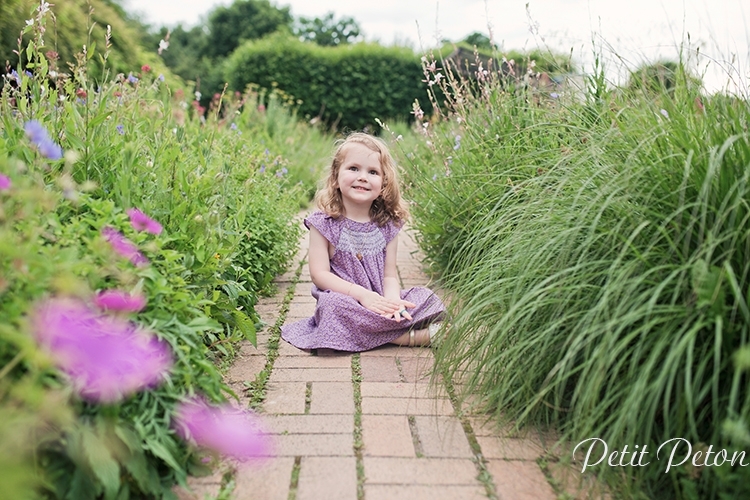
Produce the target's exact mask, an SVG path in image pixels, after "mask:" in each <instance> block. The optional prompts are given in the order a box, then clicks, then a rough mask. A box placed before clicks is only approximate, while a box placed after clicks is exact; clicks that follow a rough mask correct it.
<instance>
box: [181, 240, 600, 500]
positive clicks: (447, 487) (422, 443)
mask: <svg viewBox="0 0 750 500" xmlns="http://www.w3.org/2000/svg"><path fill="white" fill-rule="evenodd" d="M417 248H418V247H417V245H416V244H415V242H414V240H413V239H412V238H411V237H410V235H409V233H408V232H407V231H404V232H402V233H401V236H400V238H399V256H398V270H399V276H400V278H401V281H402V285H403V287H409V286H414V285H425V284H427V278H426V277H425V275H424V274H423V273H422V271H421V266H420V257H419V253H418V251H417ZM306 253H307V234H305V235H303V238H302V244H301V248H300V252H299V253H298V255H297V258H296V261H295V264H294V265H293V266H292V268H291V271H290V272H288V273H287V274H285V275H283V276H281V277H279V278H278V279H277V284H278V287H279V291H278V294H277V295H276V296H275V297H273V298H270V299H263V300H261V302H260V304H259V305H258V307H257V310H258V312H259V314H260V315H261V319H262V320H263V321H264V322H265V323H266V324H267V325H269V327H266V328H265V329H264V330H263V331H261V332H259V333H258V347H257V348H255V347H253V346H252V345H251V344H250V343H247V344H246V345H243V346H242V348H241V350H240V353H239V355H238V357H237V359H236V360H235V362H234V364H233V365H232V367H231V368H230V369H229V371H228V373H227V378H228V382H229V384H230V385H231V386H232V387H233V388H234V389H235V391H236V392H237V393H238V394H239V395H241V396H242V398H244V401H245V403H247V402H248V399H247V396H246V395H244V394H243V389H245V387H246V383H247V382H251V381H253V380H255V377H256V374H258V373H259V372H260V371H261V370H263V368H264V366H265V364H266V359H267V353H268V350H269V335H270V333H269V331H270V330H271V328H270V327H271V326H272V325H274V323H275V322H276V320H277V318H278V317H279V314H280V311H281V312H282V313H283V305H284V302H283V301H284V297H285V295H286V294H287V291H288V290H289V287H292V286H294V287H295V289H294V296H293V299H292V300H291V302H290V303H289V309H288V313H287V315H286V320H285V322H287V323H288V322H291V321H295V320H297V319H300V318H305V317H308V316H311V315H312V312H313V309H314V307H315V300H314V299H313V298H312V296H311V295H310V285H311V282H310V275H309V272H308V270H307V266H306V265H304V266H303V267H302V272H301V274H300V276H299V279H298V282H297V283H296V286H295V279H294V278H295V272H296V270H297V269H298V267H299V263H300V262H301V260H302V259H304V258H305V257H306ZM432 363H433V358H432V352H431V350H430V349H429V348H408V347H398V346H390V345H389V346H384V347H381V348H378V349H375V350H373V351H369V352H363V353H361V354H360V355H359V356H356V355H354V356H353V355H352V354H350V353H336V352H332V351H331V352H318V353H310V352H306V351H301V350H298V349H296V348H295V347H292V346H291V345H289V344H287V343H286V342H284V341H283V340H282V341H280V343H279V345H278V358H276V359H275V362H274V364H273V370H272V371H271V376H270V378H269V380H268V383H267V394H266V398H265V401H264V403H263V414H264V415H263V418H264V419H265V421H266V422H267V425H268V427H269V428H270V430H271V432H272V433H273V437H274V440H275V451H274V457H273V458H271V459H269V460H267V461H266V462H265V463H264V464H262V465H261V466H255V467H243V468H239V469H237V470H236V472H235V473H234V481H235V487H234V490H233V492H232V494H231V496H230V498H233V499H237V500H250V499H253V500H293V499H297V500H313V499H315V500H317V499H320V500H337V499H341V500H356V499H357V498H358V494H359V495H360V498H362V496H361V495H364V498H365V499H366V500H381V499H383V500H386V499H387V500H399V499H409V500H419V499H429V500H442V499H446V500H455V499H461V500H464V499H467V500H470V499H486V498H499V499H503V500H511V499H512V500H524V499H529V500H531V499H533V500H553V499H556V498H558V495H559V494H561V493H563V492H565V491H567V493H568V494H569V495H570V496H569V497H567V498H600V497H601V495H596V494H594V493H591V492H588V493H585V494H584V493H582V492H581V491H578V489H577V487H578V481H577V479H578V477H579V476H580V474H578V473H577V471H573V470H571V469H570V468H569V467H563V466H562V465H560V464H558V463H557V462H554V461H551V462H550V461H546V462H542V464H543V465H544V466H545V467H546V472H547V474H546V475H545V472H544V471H543V469H542V468H541V466H540V465H539V464H538V463H537V460H538V459H540V458H541V457H542V456H543V455H544V454H545V447H544V444H543V440H542V439H541V437H540V436H537V435H536V434H535V433H528V434H526V435H524V436H521V437H519V436H513V437H509V436H508V435H507V433H504V432H502V431H499V430H497V429H495V428H493V427H492V426H490V425H484V424H483V422H484V421H483V420H482V419H481V418H480V417H478V416H473V417H466V418H465V419H464V420H463V421H462V420H461V419H459V418H458V417H457V416H456V410H455V408H454V407H453V405H452V404H451V401H450V399H449V398H448V397H447V395H446V391H445V389H444V388H443V387H442V385H441V384H431V383H430V379H429V377H430V368H431V366H432ZM357 365H358V366H357ZM357 368H359V369H360V370H361V378H360V379H358V380H357V381H356V382H355V381H353V380H354V379H355V377H354V374H355V372H353V370H355V369H357ZM357 391H358V392H359V396H360V398H359V400H358V399H357V398H356V397H355V396H356V393H357ZM358 410H359V412H358ZM357 413H359V417H358V418H355V415H356V414H357ZM360 435H361V443H357V442H356V440H357V436H360ZM472 445H473V446H472ZM548 476H549V477H550V478H551V481H550V480H548ZM358 478H359V480H358ZM480 478H482V479H483V481H482V480H480ZM221 481H222V471H221V470H220V471H217V472H216V473H215V474H214V475H213V476H210V477H207V478H199V479H197V478H191V481H190V484H191V486H192V493H188V492H185V491H182V492H181V494H180V497H181V498H183V499H203V498H215V496H216V494H217V493H218V491H219V487H220V484H221ZM358 483H359V486H358ZM553 485H556V486H555V488H553ZM358 487H359V488H361V491H359V492H358Z"/></svg>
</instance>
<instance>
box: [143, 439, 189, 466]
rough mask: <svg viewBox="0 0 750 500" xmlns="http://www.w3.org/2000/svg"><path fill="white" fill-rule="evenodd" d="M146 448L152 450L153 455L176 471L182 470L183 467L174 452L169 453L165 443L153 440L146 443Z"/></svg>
mask: <svg viewBox="0 0 750 500" xmlns="http://www.w3.org/2000/svg"><path fill="white" fill-rule="evenodd" d="M146 448H147V449H148V450H150V451H151V453H153V454H154V455H155V456H157V457H159V458H161V459H162V460H164V461H165V462H166V463H167V465H169V466H170V467H171V468H173V469H175V470H182V466H180V464H179V463H177V460H176V459H175V457H174V455H173V454H172V452H171V451H169V450H168V449H167V447H166V446H165V445H164V444H163V443H161V442H159V441H156V440H151V441H149V442H148V443H146Z"/></svg>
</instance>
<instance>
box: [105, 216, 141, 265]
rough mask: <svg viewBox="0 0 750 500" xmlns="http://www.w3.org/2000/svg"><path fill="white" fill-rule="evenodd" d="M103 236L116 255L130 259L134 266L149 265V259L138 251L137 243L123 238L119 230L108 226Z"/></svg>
mask: <svg viewBox="0 0 750 500" xmlns="http://www.w3.org/2000/svg"><path fill="white" fill-rule="evenodd" d="M102 236H104V239H105V240H107V242H109V244H110V246H111V247H112V250H114V251H115V253H117V254H119V255H120V256H122V257H125V258H126V259H128V260H129V261H130V262H131V263H132V264H133V265H134V266H138V267H140V266H144V265H146V264H148V259H147V258H146V257H145V256H144V255H143V254H142V253H141V252H140V251H139V250H138V247H137V246H135V243H133V242H132V241H130V240H129V239H127V238H126V237H125V236H123V235H122V233H120V232H119V231H118V230H117V229H115V228H113V227H111V226H106V227H104V228H102Z"/></svg>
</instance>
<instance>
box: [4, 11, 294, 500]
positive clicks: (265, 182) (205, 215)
mask: <svg viewBox="0 0 750 500" xmlns="http://www.w3.org/2000/svg"><path fill="white" fill-rule="evenodd" d="M41 22H45V18H44V17H43V16H42V17H40V18H39V19H37V20H36V21H35V23H33V25H31V26H29V28H28V30H29V31H30V32H31V31H33V30H36V31H34V33H35V34H36V35H38V33H39V24H38V23H41ZM40 47H41V45H40V43H39V38H38V36H34V37H33V40H32V41H31V42H30V44H29V49H28V51H26V52H25V53H26V54H27V55H28V58H29V61H28V62H29V64H27V65H26V67H25V68H24V69H26V70H29V73H28V74H27V73H26V72H25V71H24V70H23V69H22V68H18V71H17V73H16V76H13V82H12V83H13V85H11V82H10V81H6V82H5V84H4V86H3V87H2V91H1V93H0V401H2V408H3V409H2V411H1V412H0V413H1V414H2V415H0V417H2V418H0V451H2V452H3V456H4V457H12V458H11V460H12V463H10V464H9V465H8V469H7V473H6V469H4V471H3V473H2V474H1V475H0V485H1V486H0V489H1V490H2V491H3V493H4V494H6V495H8V496H9V497H12V498H28V497H36V496H37V493H39V492H42V493H43V494H44V495H45V496H50V497H55V498H81V499H85V498H102V497H104V498H130V497H133V498H144V497H148V498H170V497H171V496H172V494H171V487H172V485H173V484H175V482H180V483H183V482H184V481H185V478H186V475H187V474H188V473H189V472H195V471H197V470H199V469H201V463H200V458H201V456H200V454H197V453H195V452H194V450H193V449H192V448H190V447H189V446H188V445H187V444H186V443H185V442H184V441H183V440H182V439H181V438H179V437H178V435H177V434H176V432H175V430H174V429H173V425H172V421H173V416H174V415H175V412H176V408H177V405H178V403H180V402H181V401H183V400H184V399H186V398H192V397H193V396H195V395H196V394H201V395H202V396H203V397H204V398H206V399H207V400H209V401H212V402H214V403H217V402H220V401H224V400H226V399H227V398H230V397H232V396H234V394H233V393H232V391H231V389H229V387H227V386H226V385H225V384H224V383H223V381H222V376H221V373H220V370H219V369H220V366H221V363H222V362H225V361H228V360H230V359H231V357H232V355H233V352H234V348H235V346H236V344H237V342H238V341H239V340H242V339H249V340H251V341H253V342H254V341H255V331H256V328H257V327H258V323H259V318H258V316H257V314H256V313H255V310H254V306H255V303H256V301H257V296H258V294H259V293H263V292H264V291H265V289H266V287H267V285H268V281H269V276H273V275H275V274H276V273H278V272H281V271H283V270H284V269H285V268H286V265H287V263H288V262H289V260H290V259H291V257H292V253H293V250H294V248H295V245H296V243H297V241H298V237H299V231H300V230H299V228H298V227H297V226H296V225H294V224H293V223H292V221H291V219H292V216H293V214H295V213H296V212H297V209H298V199H299V196H300V195H299V193H298V192H296V189H297V188H296V187H295V186H292V185H290V184H289V181H288V180H287V179H286V178H285V176H284V175H279V176H276V175H274V173H273V172H263V170H262V169H261V164H262V163H261V162H262V161H263V158H264V147H263V145H262V144H260V143H259V142H257V141H256V140H255V139H256V138H255V137H254V136H253V135H251V134H247V136H245V135H243V134H241V132H242V130H240V127H237V126H236V124H235V126H232V123H233V122H231V121H225V120H224V119H220V118H222V117H220V116H219V114H218V113H213V114H212V115H211V116H209V117H208V119H207V118H206V116H205V115H204V114H203V113H202V112H200V111H199V110H198V109H197V106H194V107H192V108H191V105H190V104H189V103H188V102H187V101H186V100H185V98H184V93H183V92H182V91H177V92H175V93H174V94H172V91H171V90H170V88H169V87H168V86H167V85H166V84H165V83H164V82H162V81H161V78H159V77H155V76H154V75H153V74H152V73H150V72H148V71H146V70H143V73H142V74H141V75H140V77H136V76H135V75H131V76H130V77H129V78H117V79H115V80H114V81H108V82H103V83H102V85H101V86H98V85H96V84H94V83H92V82H91V80H90V78H89V75H88V72H87V67H86V65H85V64H83V63H84V62H85V60H86V59H85V58H78V60H79V61H82V64H83V65H82V66H76V67H75V68H74V73H75V74H76V75H77V80H76V81H75V82H74V81H72V80H68V81H66V82H63V83H60V84H59V85H56V86H50V84H49V79H48V75H49V73H48V69H49V60H48V59H47V58H46V57H45V56H44V55H42V54H41V53H40ZM104 60H105V61H106V59H104ZM235 111H237V112H236V113H235ZM251 112H252V113H257V111H255V110H247V111H246V110H244V109H236V110H233V114H232V118H233V119H235V118H236V119H237V120H238V121H240V122H242V121H244V120H246V117H245V116H244V115H243V113H251ZM133 208H138V209H140V210H142V211H143V212H144V213H145V214H148V215H149V216H150V217H151V218H153V219H155V220H156V221H158V223H160V224H161V225H162V226H163V232H160V234H158V235H154V234H149V233H146V232H139V229H140V227H141V226H140V225H139V224H135V225H133V224H132V223H131V220H129V219H130V216H132V209H133ZM128 212H130V216H129V215H128ZM139 217H140V219H143V217H144V216H143V215H140V216H139ZM142 222H143V220H141V223H142ZM147 227H149V228H150V229H151V230H152V231H154V232H158V231H156V229H155V228H156V226H153V225H151V224H147ZM113 241H114V243H113ZM115 247H116V248H115ZM113 250H116V251H113ZM118 252H119V253H120V254H122V253H125V254H127V256H128V258H123V257H122V255H118ZM104 290H118V291H121V292H125V293H127V294H133V296H138V297H143V299H144V301H145V308H144V309H143V310H140V311H139V312H133V313H131V314H130V315H129V316H127V317H126V318H127V319H125V318H123V320H122V321H124V322H125V324H127V325H131V326H132V328H136V326H137V327H138V328H142V329H147V330H149V331H151V332H153V334H152V335H153V336H155V337H156V338H158V339H159V340H160V342H162V343H166V344H167V345H168V346H169V348H170V351H171V353H172V356H173V363H172V368H171V369H170V371H169V373H168V374H166V375H164V376H163V377H162V378H163V381H162V383H161V384H160V385H158V386H157V387H151V386H148V387H140V389H143V390H139V391H135V392H133V390H129V391H128V393H127V394H122V395H121V396H122V397H120V398H118V399H116V400H115V401H114V402H113V401H110V400H109V399H107V400H106V401H105V402H102V401H100V400H98V399H96V398H93V399H92V398H87V397H85V396H86V393H85V392H82V391H80V388H79V387H78V386H77V385H76V383H75V381H76V378H75V373H73V374H71V373H69V372H66V371H65V370H63V369H62V368H61V365H60V361H59V360H56V358H55V357H54V352H51V353H50V352H47V350H46V349H43V348H41V347H40V345H38V344H37V343H36V342H34V340H33V339H34V335H37V336H38V335H39V331H38V328H37V327H36V326H35V321H34V318H35V317H36V314H37V313H36V311H38V307H39V304H42V303H45V301H46V300H48V299H50V298H53V299H55V300H56V299H63V298H64V299H65V300H75V301H77V302H76V303H81V304H92V303H94V302H96V299H95V297H96V294H97V292H99V291H104ZM82 307H83V306H82ZM102 314H110V313H102ZM132 361H133V363H134V364H136V363H137V361H138V360H135V359H134V360H132ZM71 381H72V382H73V384H71Z"/></svg>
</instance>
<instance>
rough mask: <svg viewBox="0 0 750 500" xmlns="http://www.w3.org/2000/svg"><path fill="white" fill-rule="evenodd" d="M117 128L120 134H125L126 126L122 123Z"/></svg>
mask: <svg viewBox="0 0 750 500" xmlns="http://www.w3.org/2000/svg"><path fill="white" fill-rule="evenodd" d="M115 128H116V129H117V133H118V134H120V135H125V127H123V125H122V124H120V125H118V126H116V127H115Z"/></svg>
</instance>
